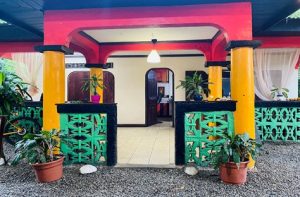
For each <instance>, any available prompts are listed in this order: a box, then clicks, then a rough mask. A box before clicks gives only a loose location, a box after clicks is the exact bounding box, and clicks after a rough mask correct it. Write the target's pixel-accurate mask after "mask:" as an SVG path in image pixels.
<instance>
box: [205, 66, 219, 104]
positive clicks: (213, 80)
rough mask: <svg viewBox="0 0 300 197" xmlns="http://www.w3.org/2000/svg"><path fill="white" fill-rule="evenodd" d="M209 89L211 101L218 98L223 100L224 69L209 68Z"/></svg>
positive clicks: (217, 67)
mask: <svg viewBox="0 0 300 197" xmlns="http://www.w3.org/2000/svg"><path fill="white" fill-rule="evenodd" d="M208 82H209V83H210V84H208V89H209V90H210V93H209V97H208V98H209V100H210V101H214V100H215V99H216V98H222V67H221V66H210V67H208Z"/></svg>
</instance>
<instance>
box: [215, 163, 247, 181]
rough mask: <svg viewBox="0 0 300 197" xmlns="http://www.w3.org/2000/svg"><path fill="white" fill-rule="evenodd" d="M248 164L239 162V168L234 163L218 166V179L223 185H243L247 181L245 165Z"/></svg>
mask: <svg viewBox="0 0 300 197" xmlns="http://www.w3.org/2000/svg"><path fill="white" fill-rule="evenodd" d="M248 163H249V162H241V163H240V167H239V168H238V166H237V165H236V163H233V162H229V163H226V164H222V165H221V166H220V178H221V180H222V181H223V182H224V183H229V184H237V185H240V184H244V183H245V182H246V180H247V170H248V169H247V165H248Z"/></svg>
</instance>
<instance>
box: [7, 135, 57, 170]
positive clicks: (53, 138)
mask: <svg viewBox="0 0 300 197" xmlns="http://www.w3.org/2000/svg"><path fill="white" fill-rule="evenodd" d="M61 140H63V139H62V138H59V132H58V131H57V130H56V129H52V130H50V131H41V132H40V133H39V134H32V133H28V134H26V135H25V136H24V137H23V139H22V140H21V141H19V142H17V143H16V146H15V153H16V155H15V157H14V158H13V161H12V165H17V164H18V163H19V162H20V161H21V160H25V161H27V162H28V163H30V164H35V163H46V162H51V161H54V160H57V159H58V158H60V155H58V154H55V153H54V150H55V149H56V148H58V146H59V144H60V141H61Z"/></svg>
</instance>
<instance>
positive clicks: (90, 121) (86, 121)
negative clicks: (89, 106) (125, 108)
mask: <svg viewBox="0 0 300 197" xmlns="http://www.w3.org/2000/svg"><path fill="white" fill-rule="evenodd" d="M60 125H61V136H62V137H63V138H64V139H65V140H64V141H65V142H64V141H63V142H62V143H61V151H62V152H63V154H64V156H65V163H66V164H72V163H86V164H94V165H100V164H101V165H105V164H106V162H107V156H106V147H107V115H106V114H60Z"/></svg>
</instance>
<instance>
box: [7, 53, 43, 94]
mask: <svg viewBox="0 0 300 197" xmlns="http://www.w3.org/2000/svg"><path fill="white" fill-rule="evenodd" d="M12 60H13V61H15V62H16V68H15V69H16V74H17V75H18V76H19V77H21V78H22V79H23V80H24V82H26V83H29V84H30V86H29V89H28V93H29V94H30V95H31V96H32V97H37V95H38V94H40V93H41V91H42V90H41V87H40V84H38V79H39V78H41V77H42V76H40V75H41V68H42V66H43V55H42V54H40V53H13V54H12Z"/></svg>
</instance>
